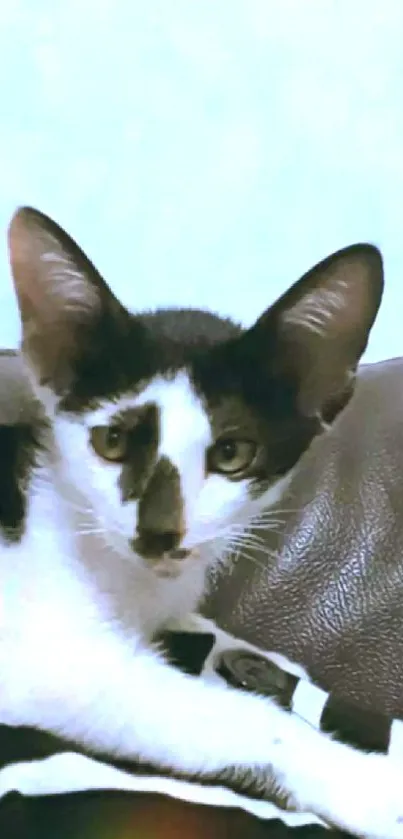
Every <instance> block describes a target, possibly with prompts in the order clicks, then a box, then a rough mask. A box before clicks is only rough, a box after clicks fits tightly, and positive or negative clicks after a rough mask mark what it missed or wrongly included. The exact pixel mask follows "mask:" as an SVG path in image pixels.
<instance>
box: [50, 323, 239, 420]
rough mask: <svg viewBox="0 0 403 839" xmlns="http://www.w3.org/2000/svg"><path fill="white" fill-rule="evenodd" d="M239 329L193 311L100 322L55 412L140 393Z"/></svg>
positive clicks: (87, 407) (88, 407)
mask: <svg viewBox="0 0 403 839" xmlns="http://www.w3.org/2000/svg"><path fill="white" fill-rule="evenodd" d="M240 331H241V330H240V329H239V327H237V326H236V325H235V324H234V323H232V322H231V321H230V320H226V319H223V318H220V317H218V315H214V314H212V313H210V312H203V311H199V310H197V309H194V310H193V309H172V310H165V309H162V310H159V311H157V312H150V313H145V314H140V315H130V314H128V313H122V314H121V316H120V323H119V324H116V323H115V324H114V325H113V326H112V325H111V324H109V323H107V324H105V323H104V321H103V320H100V321H99V322H98V323H96V324H95V325H94V326H93V328H92V330H91V332H90V334H88V336H87V339H86V347H87V349H86V351H85V352H83V353H82V355H81V356H80V358H79V359H78V360H77V362H76V364H75V368H74V371H73V381H72V385H71V387H70V389H69V392H68V393H67V394H66V395H65V396H64V397H63V398H62V399H61V401H60V403H59V406H58V410H59V411H60V412H72V413H81V412H83V411H88V410H93V409H95V408H96V407H97V406H98V405H99V403H100V402H101V401H102V400H104V399H114V398H118V397H119V395H121V394H122V393H125V392H127V391H133V392H140V391H141V390H142V389H143V388H144V386H145V385H146V384H147V383H148V382H149V381H151V380H152V379H153V378H155V377H156V376H158V375H163V376H169V375H171V374H174V373H175V372H176V371H178V370H181V369H184V368H187V369H190V368H191V367H192V364H193V361H194V359H195V358H197V357H198V356H199V355H203V354H204V353H205V352H207V351H208V350H209V349H210V348H211V347H213V346H215V345H217V344H219V343H222V342H223V341H226V340H228V338H231V337H233V336H234V335H237V334H239V333H240Z"/></svg>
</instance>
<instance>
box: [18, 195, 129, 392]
mask: <svg viewBox="0 0 403 839" xmlns="http://www.w3.org/2000/svg"><path fill="white" fill-rule="evenodd" d="M9 252H10V262H11V269H12V275H13V279H14V284H15V289H16V293H17V299H18V305H19V309H20V314H21V322H22V350H23V353H24V355H25V356H26V358H27V361H28V363H29V366H30V367H31V369H32V370H33V372H34V375H35V377H36V378H37V380H38V382H39V383H40V384H43V385H49V386H50V387H51V389H52V390H53V391H54V392H55V393H56V394H58V395H62V394H63V393H64V392H65V391H66V390H67V389H68V387H69V385H70V384H71V380H72V376H73V371H74V367H75V365H76V364H77V362H78V361H79V359H80V357H81V356H82V355H83V354H84V353H85V352H88V351H91V343H92V342H93V339H94V335H95V331H96V330H95V327H97V329H98V333H99V330H100V325H101V324H103V325H104V331H105V329H107V325H108V324H109V323H110V321H111V319H113V318H115V317H116V316H117V315H118V313H119V311H124V310H123V307H121V305H120V303H119V302H118V301H117V300H116V298H115V297H114V296H113V294H112V292H111V291H110V289H109V288H108V286H107V285H106V283H105V282H104V280H103V279H102V278H101V276H100V275H99V274H98V272H97V271H96V269H95V268H94V266H93V265H92V263H91V262H90V260H89V259H87V257H86V256H85V254H84V253H83V252H82V251H81V250H80V248H79V247H78V245H76V243H75V242H74V241H73V240H72V239H71V238H70V236H68V235H67V233H65V231H64V230H62V228H61V227H59V226H58V225H57V224H56V223H55V222H54V221H52V220H51V219H50V218H48V217H47V216H45V215H43V214H42V213H39V212H38V211H37V210H34V209H31V208H30V207H24V208H22V209H20V210H18V211H17V212H16V213H15V215H14V216H13V218H12V220H11V223H10V227H9Z"/></svg>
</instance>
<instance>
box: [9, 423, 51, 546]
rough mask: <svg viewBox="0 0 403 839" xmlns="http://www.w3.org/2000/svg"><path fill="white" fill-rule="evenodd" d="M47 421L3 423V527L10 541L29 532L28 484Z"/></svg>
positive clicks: (17, 540)
mask: <svg viewBox="0 0 403 839" xmlns="http://www.w3.org/2000/svg"><path fill="white" fill-rule="evenodd" d="M43 428H44V424H43V425H42V424H41V425H40V424H38V426H35V425H33V424H32V425H31V424H16V425H0V463H1V469H0V530H1V532H2V535H3V537H4V538H5V539H6V540H7V541H8V542H9V543H10V544H12V543H15V542H19V541H20V540H21V539H22V537H23V535H24V532H25V526H26V514H27V504H28V498H27V495H28V484H29V478H30V475H31V473H32V469H33V467H34V466H35V462H36V457H37V454H38V452H39V450H40V448H41V447H42V442H41V435H42V431H43Z"/></svg>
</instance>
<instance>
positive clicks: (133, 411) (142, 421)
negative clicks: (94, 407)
mask: <svg viewBox="0 0 403 839" xmlns="http://www.w3.org/2000/svg"><path fill="white" fill-rule="evenodd" d="M114 423H117V424H118V425H121V426H122V427H123V428H125V429H126V431H127V433H128V452H127V458H126V460H125V462H124V464H123V467H122V473H121V475H120V478H119V486H120V489H121V492H122V500H123V501H124V502H125V501H131V500H133V499H137V498H140V496H141V494H142V493H143V491H144V490H145V488H146V486H147V483H148V481H149V480H150V478H151V475H152V473H153V469H154V467H155V464H156V460H157V449H158V438H159V415H158V408H157V406H156V405H153V404H150V405H141V406H140V407H139V408H128V409H127V410H125V411H121V412H119V413H118V414H116V415H115V417H113V418H112V424H114Z"/></svg>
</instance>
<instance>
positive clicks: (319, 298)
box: [245, 244, 383, 422]
mask: <svg viewBox="0 0 403 839" xmlns="http://www.w3.org/2000/svg"><path fill="white" fill-rule="evenodd" d="M382 292H383V265H382V257H381V254H380V252H379V250H378V249H377V248H375V247H373V246H372V245H366V244H359V245H353V246H351V247H348V248H345V249H344V250H341V251H337V253H334V254H333V255H332V256H330V257H328V258H327V259H325V260H324V261H323V262H320V263H319V264H318V265H316V266H315V267H314V268H313V269H312V270H311V271H309V272H308V273H307V274H305V275H304V276H303V277H302V278H301V279H300V280H299V281H298V282H297V283H295V285H293V286H292V287H291V288H290V289H289V290H288V291H287V292H286V293H285V294H284V295H283V296H282V297H281V298H280V299H279V300H278V301H277V302H276V303H275V304H274V305H273V306H271V307H270V309H268V310H267V312H265V314H264V315H263V316H262V317H261V318H259V320H258V321H257V323H256V324H255V326H254V327H252V329H250V330H248V331H247V332H246V334H245V338H246V341H247V342H249V344H252V345H254V347H255V351H256V350H257V352H258V354H259V357H260V365H261V364H262V362H263V364H264V365H265V366H266V369H270V372H271V374H272V375H274V376H275V377H276V378H278V377H279V376H280V377H286V378H287V379H288V381H289V382H290V384H291V385H292V389H293V391H294V392H295V394H296V403H297V409H298V411H299V412H300V413H301V414H302V415H303V416H307V417H313V416H317V417H320V418H322V419H323V420H324V421H327V422H330V421H332V420H333V419H334V417H335V416H336V414H337V413H338V412H339V410H341V408H342V407H344V405H345V404H346V403H347V401H348V400H349V398H350V396H351V393H352V391H353V387H354V374H355V371H356V368H357V365H358V362H359V360H360V358H361V355H362V354H363V352H364V350H365V348H366V346H367V343H368V337H369V332H370V330H371V327H372V325H373V323H374V320H375V318H376V315H377V312H378V309H379V306H380V303H381V299H382Z"/></svg>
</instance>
